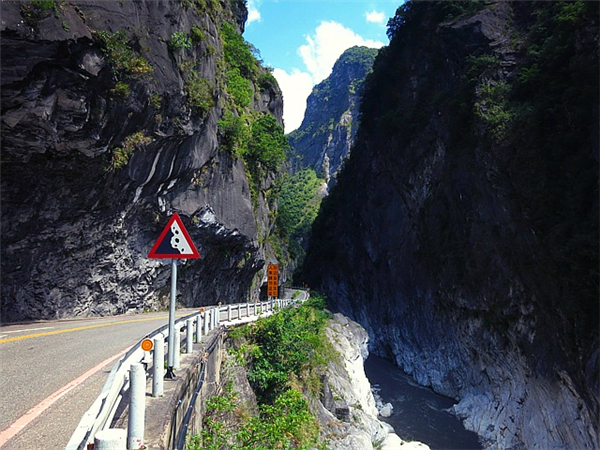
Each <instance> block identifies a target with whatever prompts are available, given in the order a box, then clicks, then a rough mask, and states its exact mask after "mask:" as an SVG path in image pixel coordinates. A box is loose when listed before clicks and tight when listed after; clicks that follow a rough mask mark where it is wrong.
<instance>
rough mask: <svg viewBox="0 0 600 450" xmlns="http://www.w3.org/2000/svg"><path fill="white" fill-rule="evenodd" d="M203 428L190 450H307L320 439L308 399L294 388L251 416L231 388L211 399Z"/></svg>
mask: <svg viewBox="0 0 600 450" xmlns="http://www.w3.org/2000/svg"><path fill="white" fill-rule="evenodd" d="M232 424H235V426H232ZM202 425H203V428H202V439H200V436H199V435H195V436H193V437H192V438H191V439H190V442H189V443H188V445H187V446H186V449H187V450H219V449H227V450H271V449H306V450H308V449H311V448H315V444H316V443H317V442H318V437H319V426H318V422H317V421H316V419H315V416H314V415H313V414H312V413H311V412H310V410H309V408H308V403H307V401H306V399H305V398H304V397H303V396H302V394H301V393H299V392H297V391H295V390H292V389H289V390H287V391H286V392H284V393H283V394H282V395H281V396H280V397H278V399H277V400H276V402H275V403H274V404H273V405H261V406H260V415H259V416H249V415H248V414H245V411H244V410H243V408H242V407H241V405H240V404H239V399H238V397H237V394H236V393H235V392H232V391H231V385H229V387H228V389H227V391H226V392H225V394H224V395H220V396H214V397H211V398H210V399H208V401H207V405H206V411H205V415H204V418H203V424H202Z"/></svg>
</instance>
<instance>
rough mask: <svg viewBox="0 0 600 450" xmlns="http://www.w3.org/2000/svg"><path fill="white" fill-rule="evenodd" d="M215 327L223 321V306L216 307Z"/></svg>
mask: <svg viewBox="0 0 600 450" xmlns="http://www.w3.org/2000/svg"><path fill="white" fill-rule="evenodd" d="M215 312H216V314H215V328H217V327H218V326H219V322H221V306H220V305H219V306H217V307H215Z"/></svg>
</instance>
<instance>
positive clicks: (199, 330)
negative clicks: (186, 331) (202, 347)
mask: <svg viewBox="0 0 600 450" xmlns="http://www.w3.org/2000/svg"><path fill="white" fill-rule="evenodd" d="M201 340H202V316H201V315H200V314H198V315H197V316H196V342H197V343H200V341H201Z"/></svg>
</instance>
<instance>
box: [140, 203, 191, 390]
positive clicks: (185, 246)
mask: <svg viewBox="0 0 600 450" xmlns="http://www.w3.org/2000/svg"><path fill="white" fill-rule="evenodd" d="M148 258H154V259H171V260H172V261H171V301H170V303H169V344H168V352H169V355H168V362H167V373H166V374H165V378H169V379H173V378H175V373H174V372H173V366H174V365H175V351H176V350H175V306H176V303H177V301H176V297H177V260H178V259H197V258H200V253H198V250H196V247H195V246H194V243H193V242H192V239H191V238H190V235H189V233H188V232H187V230H186V229H185V226H184V225H183V222H182V221H181V219H180V218H179V215H178V214H177V213H175V214H173V215H172V216H171V218H170V219H169V222H168V223H167V226H165V228H164V230H163V231H162V233H161V234H160V236H159V238H158V239H157V240H156V243H155V244H154V247H152V250H150V253H148Z"/></svg>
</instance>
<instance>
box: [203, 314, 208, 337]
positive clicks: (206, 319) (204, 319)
mask: <svg viewBox="0 0 600 450" xmlns="http://www.w3.org/2000/svg"><path fill="white" fill-rule="evenodd" d="M202 320H203V321H204V336H206V335H207V334H208V311H205V312H204V313H203V314H202Z"/></svg>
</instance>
